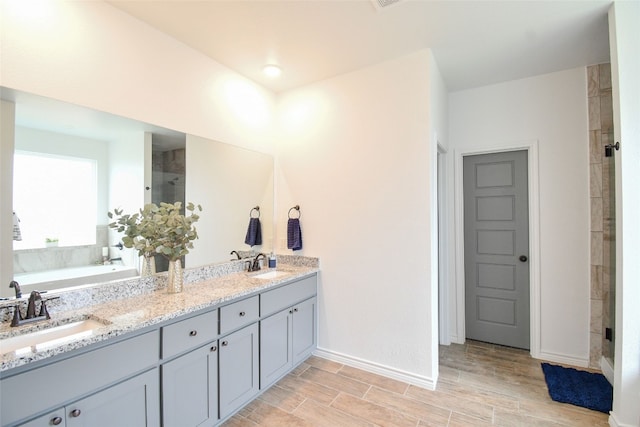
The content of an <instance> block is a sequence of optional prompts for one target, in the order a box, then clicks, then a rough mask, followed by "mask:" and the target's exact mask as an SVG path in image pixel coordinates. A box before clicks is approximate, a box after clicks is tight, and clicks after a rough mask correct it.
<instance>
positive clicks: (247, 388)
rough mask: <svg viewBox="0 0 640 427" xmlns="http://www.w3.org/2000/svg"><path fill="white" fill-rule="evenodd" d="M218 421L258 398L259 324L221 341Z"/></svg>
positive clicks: (254, 324)
mask: <svg viewBox="0 0 640 427" xmlns="http://www.w3.org/2000/svg"><path fill="white" fill-rule="evenodd" d="M219 344H220V354H219V358H220V359H219V385H220V388H219V393H220V419H224V418H226V417H227V416H229V415H231V414H233V413H234V412H235V411H236V410H237V409H239V408H240V407H241V406H242V405H244V404H245V403H247V402H249V401H250V400H251V399H252V398H253V397H255V396H256V395H257V394H258V391H259V388H258V379H259V376H258V323H257V322H256V323H253V324H251V325H249V326H246V327H244V328H242V329H240V330H239V331H236V332H234V333H232V334H230V335H227V336H226V337H223V338H220V341H219Z"/></svg>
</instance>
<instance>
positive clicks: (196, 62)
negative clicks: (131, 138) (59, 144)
mask: <svg viewBox="0 0 640 427" xmlns="http://www.w3.org/2000/svg"><path fill="white" fill-rule="evenodd" d="M0 7H1V10H0V12H1V13H0V17H1V19H2V25H1V27H2V33H1V34H2V40H1V42H2V43H1V45H2V55H1V56H0V70H1V71H0V85H2V86H6V87H10V88H14V89H18V90H22V91H25V92H31V93H35V94H38V95H42V96H48V97H51V98H55V99H59V100H62V101H67V102H70V103H74V104H79V105H83V106H87V107H91V108H94V109H97V110H101V111H106V112H109V113H113V114H117V115H121V116H125V117H131V118H133V119H136V120H140V121H143V122H147V123H151V124H155V125H159V126H163V127H166V128H169V129H175V130H178V131H182V132H185V133H191V134H194V135H200V136H202V137H206V138H210V139H215V140H218V141H223V142H227V143H231V144H234V145H238V146H243V147H247V148H252V149H255V150H258V151H262V152H272V148H273V147H272V135H273V132H272V122H273V118H272V115H273V110H274V103H275V96H274V95H273V94H272V93H271V92H269V91H267V90H265V89H263V88H262V87H261V86H259V85H257V84H255V83H253V82H251V81H250V80H248V79H246V78H244V77H242V76H240V75H239V74H237V73H235V72H233V71H231V70H229V69H227V68H226V67H224V66H223V65H221V64H219V63H218V62H215V61H213V60H211V59H209V58H207V57H205V56H204V55H202V54H200V53H198V52H196V51H194V50H192V49H190V48H188V47H186V46H185V45H183V44H181V43H179V42H178V41H176V40H175V39H172V38H171V37H169V36H167V35H165V34H163V33H160V32H158V31H157V30H155V29H153V28H151V27H150V26H148V25H146V24H144V23H142V22H141V21H138V20H136V19H134V18H132V17H131V16H129V15H127V14H125V13H124V12H122V11H120V10H118V9H115V8H113V7H112V6H110V5H108V4H107V3H104V2H101V1H90V2H81V1H56V2H53V1H51V2H38V4H37V7H35V6H34V5H33V4H32V3H30V2H24V1H22V0H6V1H2V2H1V3H0Z"/></svg>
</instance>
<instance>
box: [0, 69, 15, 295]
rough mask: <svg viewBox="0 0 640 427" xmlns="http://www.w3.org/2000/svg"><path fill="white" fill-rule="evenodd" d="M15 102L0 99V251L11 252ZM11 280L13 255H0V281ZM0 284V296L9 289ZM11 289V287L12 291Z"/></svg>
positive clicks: (5, 293)
mask: <svg viewBox="0 0 640 427" xmlns="http://www.w3.org/2000/svg"><path fill="white" fill-rule="evenodd" d="M0 69H1V68H0ZM15 114H16V109H15V104H14V103H12V102H7V101H3V100H0V253H5V254H6V253H12V252H13V237H12V236H13V215H12V209H11V207H12V205H13V185H12V184H11V183H12V182H13V147H14V139H15V126H14V123H15ZM11 280H13V257H9V256H5V257H0V283H5V284H6V283H9V282H10V281H11ZM2 288H5V286H0V296H2V297H6V296H9V294H10V290H8V289H5V290H2ZM12 290H13V289H11V291H12Z"/></svg>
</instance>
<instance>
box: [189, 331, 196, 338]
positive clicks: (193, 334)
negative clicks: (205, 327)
mask: <svg viewBox="0 0 640 427" xmlns="http://www.w3.org/2000/svg"><path fill="white" fill-rule="evenodd" d="M196 335H198V331H191V332H189V336H190V337H195V336H196Z"/></svg>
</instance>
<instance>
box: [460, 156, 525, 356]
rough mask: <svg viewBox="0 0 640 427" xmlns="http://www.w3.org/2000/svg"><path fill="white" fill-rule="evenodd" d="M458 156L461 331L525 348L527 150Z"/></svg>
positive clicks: (493, 341) (495, 341)
mask: <svg viewBox="0 0 640 427" xmlns="http://www.w3.org/2000/svg"><path fill="white" fill-rule="evenodd" d="M463 161H464V178H463V179H464V262H465V316H466V317H465V318H466V321H465V326H466V337H467V338H469V339H474V340H479V341H485V342H490V343H495V344H501V345H507V346H511V347H518V348H523V349H529V262H528V257H529V207H528V205H529V201H528V183H527V181H528V180H527V176H528V173H527V167H528V166H527V163H528V162H527V152H526V151H512V152H505V153H495V154H483V155H477V156H466V157H464V160H463Z"/></svg>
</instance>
